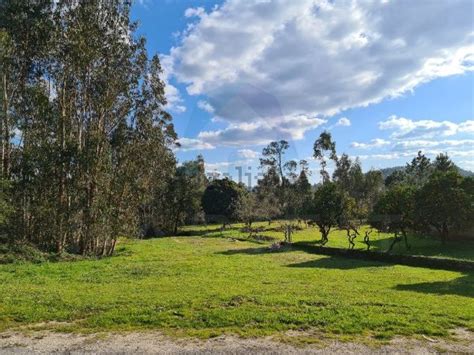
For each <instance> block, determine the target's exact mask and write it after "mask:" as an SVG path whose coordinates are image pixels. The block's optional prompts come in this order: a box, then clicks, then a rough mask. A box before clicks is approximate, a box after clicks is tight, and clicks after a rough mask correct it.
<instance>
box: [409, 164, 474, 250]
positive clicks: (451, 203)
mask: <svg viewBox="0 0 474 355" xmlns="http://www.w3.org/2000/svg"><path fill="white" fill-rule="evenodd" d="M415 212H416V216H417V217H418V218H419V219H420V220H421V221H422V222H424V223H423V225H422V227H424V229H427V228H429V227H432V228H435V229H436V230H437V231H438V233H439V235H440V236H441V241H442V243H443V244H445V243H446V242H447V241H448V240H449V235H450V234H451V232H452V231H453V230H460V229H462V228H465V227H467V226H469V225H472V223H473V220H474V218H473V217H474V191H473V188H472V184H470V183H469V179H464V178H463V177H462V176H461V175H459V173H458V172H456V171H454V170H449V171H447V172H444V173H443V172H437V173H434V174H433V175H432V176H431V177H430V179H429V180H428V182H427V183H426V184H425V185H423V187H422V188H421V189H420V190H419V192H418V193H417V196H416V211H415ZM428 232H429V230H428Z"/></svg>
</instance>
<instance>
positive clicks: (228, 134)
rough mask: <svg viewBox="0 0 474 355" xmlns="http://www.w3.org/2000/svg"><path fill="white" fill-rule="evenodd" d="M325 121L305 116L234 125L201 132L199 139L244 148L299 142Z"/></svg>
mask: <svg viewBox="0 0 474 355" xmlns="http://www.w3.org/2000/svg"><path fill="white" fill-rule="evenodd" d="M323 123H326V121H325V120H323V119H320V118H309V117H304V116H297V117H282V118H280V120H279V121H276V120H268V121H263V120H256V121H255V122H252V123H248V122H243V123H233V124H230V125H229V126H228V127H227V128H225V129H220V130H216V131H204V132H200V133H199V135H198V138H199V139H201V140H203V141H206V142H210V143H211V144H213V145H226V146H242V145H258V144H267V143H269V142H271V141H272V140H279V139H286V140H299V139H302V138H303V137H304V133H305V132H306V131H308V130H310V129H313V128H316V127H318V126H320V125H322V124H323Z"/></svg>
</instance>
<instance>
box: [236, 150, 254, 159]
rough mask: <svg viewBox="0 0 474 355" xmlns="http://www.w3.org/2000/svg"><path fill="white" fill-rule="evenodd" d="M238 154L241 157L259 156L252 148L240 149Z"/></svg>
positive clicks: (252, 157)
mask: <svg viewBox="0 0 474 355" xmlns="http://www.w3.org/2000/svg"><path fill="white" fill-rule="evenodd" d="M237 154H238V156H239V157H241V158H246V159H255V158H257V157H258V156H259V153H258V152H256V151H254V150H251V149H239V150H238V151H237Z"/></svg>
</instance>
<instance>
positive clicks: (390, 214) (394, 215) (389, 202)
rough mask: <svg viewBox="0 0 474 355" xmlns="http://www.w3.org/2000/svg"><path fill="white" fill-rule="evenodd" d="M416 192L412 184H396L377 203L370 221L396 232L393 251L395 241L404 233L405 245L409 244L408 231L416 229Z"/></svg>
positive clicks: (381, 228) (379, 227) (372, 223)
mask: <svg viewBox="0 0 474 355" xmlns="http://www.w3.org/2000/svg"><path fill="white" fill-rule="evenodd" d="M415 193H416V190H415V188H414V187H413V186H410V185H396V186H394V187H392V188H391V189H390V190H388V191H387V192H386V194H385V195H383V196H382V197H381V198H380V200H379V201H378V202H377V203H376V204H375V206H374V208H373V211H372V213H371V215H370V216H369V223H370V224H371V225H372V226H373V227H374V228H377V229H378V230H381V231H385V232H389V233H394V234H395V237H394V242H393V244H392V245H391V246H390V248H389V251H391V250H392V249H393V247H394V245H395V243H397V242H399V241H401V238H400V237H399V234H401V235H402V237H403V239H404V241H405V246H406V247H407V249H409V248H410V246H409V244H408V232H409V231H410V230H413V229H415V226H416V223H417V222H416V221H415Z"/></svg>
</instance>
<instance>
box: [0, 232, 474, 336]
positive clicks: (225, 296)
mask: <svg viewBox="0 0 474 355" xmlns="http://www.w3.org/2000/svg"><path fill="white" fill-rule="evenodd" d="M187 230H188V232H189V231H191V230H194V231H195V232H194V234H199V233H201V232H202V230H203V227H193V228H187ZM200 231H201V232H200ZM189 233H191V232H189ZM212 233H220V232H217V231H215V232H212ZM238 233H240V232H238V230H237V229H229V230H228V231H224V232H223V233H221V234H219V237H218V235H214V236H213V237H202V236H183V237H172V238H161V239H153V240H141V241H138V240H136V241H130V240H121V241H120V243H119V245H118V249H117V255H116V256H114V257H111V258H104V259H101V260H83V261H76V262H58V263H47V262H46V263H42V264H28V263H24V264H10V265H1V266H0V329H7V328H12V327H13V328H15V327H16V328H18V327H22V326H32V325H35V324H36V325H38V324H41V326H42V327H46V328H56V329H60V330H68V331H94V332H95V331H105V330H141V329H156V330H161V331H164V332H166V333H168V334H174V335H193V336H200V337H210V336H215V335H219V334H223V333H234V334H239V335H242V336H258V335H265V334H275V333H281V332H282V331H286V330H290V329H293V330H314V331H317V332H323V333H325V334H328V335H331V336H333V335H338V336H339V335H344V336H350V337H351V338H356V337H359V336H365V335H372V336H375V337H377V338H387V337H391V336H393V335H397V334H401V335H416V334H427V335H446V334H448V331H449V330H450V329H452V328H456V327H466V328H469V329H471V330H473V331H474V275H473V274H468V273H459V272H451V271H442V270H432V269H425V268H414V267H406V266H397V265H395V266H394V265H386V264H383V263H378V262H367V261H360V260H350V259H343V258H336V257H326V256H318V255H313V254H307V253H304V252H302V251H297V250H292V249H291V248H290V249H284V250H283V251H279V252H270V251H269V248H268V246H269V244H270V243H271V242H265V243H256V242H249V241H239V240H235V239H233V238H234V237H238ZM265 234H268V235H270V236H275V237H278V236H280V237H281V233H278V232H272V231H268V232H265ZM308 235H311V236H314V238H313V239H317V238H318V235H317V233H316V231H315V229H314V228H313V229H311V230H308V231H300V232H298V233H297V234H296V235H295V239H297V240H301V239H302V238H304V237H305V236H308ZM222 236H224V238H222ZM241 236H245V234H242V235H241ZM226 237H228V238H226ZM339 239H340V241H339ZM344 242H345V239H344V238H343V237H342V236H341V237H340V238H339V237H337V236H332V237H331V243H333V245H344ZM470 252H471V254H472V253H473V250H472V249H471V250H470ZM471 256H472V255H471ZM48 321H56V322H65V323H49V324H48V323H46V324H43V323H44V322H48Z"/></svg>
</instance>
